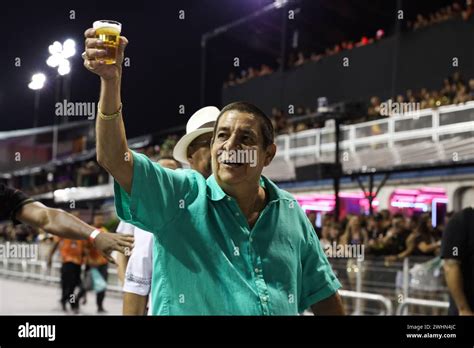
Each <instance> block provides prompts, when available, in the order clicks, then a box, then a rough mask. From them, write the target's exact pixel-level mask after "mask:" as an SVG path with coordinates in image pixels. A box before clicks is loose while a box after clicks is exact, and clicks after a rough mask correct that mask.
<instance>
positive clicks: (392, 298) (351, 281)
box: [0, 243, 448, 315]
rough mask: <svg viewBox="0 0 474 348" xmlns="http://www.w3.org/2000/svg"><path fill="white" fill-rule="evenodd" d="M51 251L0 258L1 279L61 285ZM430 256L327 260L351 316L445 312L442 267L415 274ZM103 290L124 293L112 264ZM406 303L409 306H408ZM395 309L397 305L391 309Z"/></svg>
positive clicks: (44, 247) (58, 266)
mask: <svg viewBox="0 0 474 348" xmlns="http://www.w3.org/2000/svg"><path fill="white" fill-rule="evenodd" d="M49 250H50V245H48V244H46V243H45V244H40V247H39V252H38V259H36V260H26V259H13V258H3V259H2V260H0V277H13V278H17V279H22V280H31V281H37V282H40V283H43V284H59V282H60V274H61V273H60V270H61V263H60V262H58V260H56V261H53V263H52V267H51V268H48V266H47V261H46V259H47V255H48V254H49ZM432 259H433V258H430V257H428V258H427V257H423V258H420V257H417V258H415V257H412V258H406V259H405V260H404V261H403V262H396V263H390V264H389V263H387V262H386V261H385V260H384V257H372V258H370V257H366V258H365V260H364V261H362V260H357V259H338V258H329V261H330V263H331V265H332V268H333V270H334V272H335V273H336V275H337V277H338V279H339V281H340V282H341V283H342V285H343V288H342V289H341V290H340V294H341V296H342V298H343V301H344V304H345V307H346V311H347V312H348V313H349V314H353V315H361V314H373V315H393V314H403V313H407V310H408V309H410V314H431V315H433V314H438V315H440V314H441V315H442V314H447V311H446V308H447V307H448V302H446V301H447V298H448V290H447V287H446V285H445V283H444V277H443V274H442V272H443V268H442V267H441V268H440V269H439V271H440V272H439V274H436V275H431V278H434V279H433V280H434V281H435V282H430V281H429V280H428V278H419V277H417V275H416V272H415V270H416V269H417V265H418V268H419V265H423V264H426V262H428V261H430V260H432ZM420 279H421V281H420ZM420 283H421V284H420ZM433 284H434V285H433ZM107 289H108V291H111V292H112V293H115V294H116V295H120V294H121V293H122V287H121V285H120V282H119V280H118V275H117V269H116V268H115V267H113V266H112V267H109V278H108V287H107ZM408 305H413V306H412V307H410V308H409V306H408ZM394 308H397V309H396V311H395V312H394Z"/></svg>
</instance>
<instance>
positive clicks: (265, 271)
mask: <svg viewBox="0 0 474 348" xmlns="http://www.w3.org/2000/svg"><path fill="white" fill-rule="evenodd" d="M133 156H134V157H133V158H134V165H133V181H132V192H131V194H130V195H128V194H127V193H126V192H125V191H124V190H123V189H122V188H121V187H120V186H119V185H118V184H117V183H115V205H116V209H117V214H118V215H119V217H120V218H121V219H122V220H124V221H126V222H129V223H131V224H134V225H136V226H138V227H139V228H141V229H144V230H147V231H151V232H152V233H153V234H154V235H155V237H156V238H155V245H154V253H155V254H154V255H155V256H154V257H155V258H156V263H155V267H154V270H153V281H152V291H151V296H152V314H154V315H297V314H298V313H301V312H303V311H304V310H305V309H306V308H308V307H309V306H310V305H312V304H314V303H316V302H318V301H320V300H323V299H325V298H327V297H329V296H331V295H333V294H334V293H335V292H336V290H337V289H338V288H340V286H341V285H340V283H339V281H338V280H337V279H336V277H335V275H334V273H333V272H332V270H331V266H330V265H329V263H328V260H327V258H326V256H325V254H324V252H323V250H322V248H321V246H320V244H319V240H318V238H317V236H316V234H315V232H314V229H313V227H312V226H311V224H310V222H309V220H308V218H307V217H306V215H305V213H304V212H303V210H302V209H301V208H300V207H299V205H298V203H297V202H296V200H295V199H294V198H293V196H291V195H290V194H289V193H288V192H286V191H283V190H281V189H279V188H278V187H277V186H276V185H275V184H274V183H272V182H271V181H270V180H268V179H267V178H265V177H262V180H261V185H262V186H263V187H264V188H265V190H266V191H267V194H268V195H269V200H268V204H267V206H266V207H265V208H264V210H263V211H262V212H261V213H260V216H259V218H258V220H257V222H256V223H255V225H254V227H253V228H252V229H250V228H249V225H248V223H247V220H246V218H245V216H244V215H243V214H242V212H241V210H240V208H239V206H238V204H237V202H236V201H235V200H234V198H232V197H230V196H228V195H227V194H226V193H225V192H224V191H223V190H222V189H221V188H220V186H219V185H218V184H217V182H216V180H215V178H214V176H211V177H209V178H208V179H207V180H206V179H205V178H204V177H203V176H202V175H201V174H199V173H198V172H196V171H194V170H187V169H186V170H175V171H173V170H169V169H166V168H163V167H161V166H160V165H158V164H156V163H153V162H152V161H150V160H149V159H148V158H147V157H146V156H144V155H141V154H137V153H133Z"/></svg>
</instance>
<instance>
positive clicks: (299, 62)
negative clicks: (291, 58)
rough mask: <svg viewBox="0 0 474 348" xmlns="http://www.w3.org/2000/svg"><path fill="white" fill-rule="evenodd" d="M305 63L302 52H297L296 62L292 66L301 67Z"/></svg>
mask: <svg viewBox="0 0 474 348" xmlns="http://www.w3.org/2000/svg"><path fill="white" fill-rule="evenodd" d="M304 63H305V57H304V54H303V52H301V51H299V52H298V55H297V57H296V61H295V63H294V66H301V65H303V64H304Z"/></svg>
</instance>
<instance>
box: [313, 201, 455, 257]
mask: <svg viewBox="0 0 474 348" xmlns="http://www.w3.org/2000/svg"><path fill="white" fill-rule="evenodd" d="M307 216H308V219H309V220H310V221H311V223H312V225H313V226H316V212H311V211H309V212H307ZM451 216H452V213H448V214H446V218H445V221H444V222H443V223H442V224H439V225H438V226H436V227H433V226H432V222H431V216H430V214H427V213H424V214H421V215H412V216H407V215H403V214H401V213H395V214H392V213H390V212H389V211H388V210H382V211H381V212H380V213H377V214H374V215H372V216H366V215H348V216H346V217H345V218H344V219H342V221H340V222H336V221H335V219H334V216H333V215H332V214H330V213H329V214H326V215H325V216H324V217H323V219H322V223H321V227H319V228H318V227H315V230H316V233H317V234H318V237H319V238H320V241H321V245H322V247H323V248H324V247H325V246H331V245H332V244H333V243H336V244H338V245H339V244H340V245H347V244H349V245H364V250H365V253H366V254H367V255H372V256H384V257H385V259H386V261H388V262H393V261H400V260H403V259H404V258H406V257H409V256H435V255H438V254H439V252H440V246H441V235H442V232H443V229H444V226H446V223H447V222H448V220H449V218H450V217H451Z"/></svg>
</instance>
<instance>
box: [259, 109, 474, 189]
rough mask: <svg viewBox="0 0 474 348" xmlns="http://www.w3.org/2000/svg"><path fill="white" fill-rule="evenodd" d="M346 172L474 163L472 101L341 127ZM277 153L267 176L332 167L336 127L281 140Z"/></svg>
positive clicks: (276, 177) (281, 178)
mask: <svg viewBox="0 0 474 348" xmlns="http://www.w3.org/2000/svg"><path fill="white" fill-rule="evenodd" d="M341 135H342V141H341V143H340V154H341V162H342V166H343V171H344V173H346V174H347V173H351V172H355V171H367V170H372V169H373V168H374V169H390V168H396V167H398V166H413V167H414V169H416V166H420V165H423V166H427V165H428V166H429V165H435V164H442V163H445V164H449V163H451V164H454V163H456V162H459V163H461V162H467V161H473V160H474V102H467V103H465V104H461V105H449V106H442V107H439V108H436V109H424V110H419V111H416V112H409V113H405V114H403V115H393V116H391V117H387V118H383V119H380V120H376V121H371V122H364V123H358V124H352V125H343V126H341ZM276 142H277V148H278V151H277V154H276V157H275V159H274V161H273V162H272V164H271V165H270V166H269V167H268V168H266V170H265V172H264V173H265V174H266V175H267V176H269V177H270V178H272V179H273V180H276V181H287V180H294V179H295V167H298V166H304V165H308V164H313V163H319V162H334V157H335V148H336V146H335V132H334V126H331V125H330V126H326V127H324V128H320V129H309V130H305V131H302V132H298V133H294V134H288V135H280V136H278V137H277V140H276Z"/></svg>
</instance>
